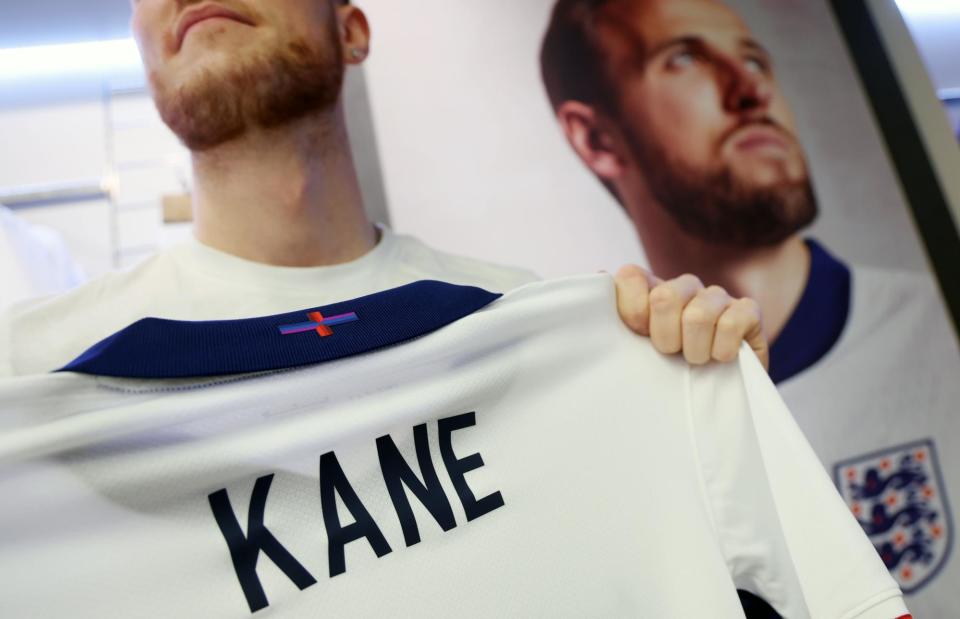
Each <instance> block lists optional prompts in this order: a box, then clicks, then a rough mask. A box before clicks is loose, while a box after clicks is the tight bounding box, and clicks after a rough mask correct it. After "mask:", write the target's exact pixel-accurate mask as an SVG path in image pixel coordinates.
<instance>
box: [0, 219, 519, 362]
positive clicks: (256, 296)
mask: <svg viewBox="0 0 960 619" xmlns="http://www.w3.org/2000/svg"><path fill="white" fill-rule="evenodd" d="M380 231H381V239H380V242H379V243H378V244H377V246H376V247H374V249H373V250H372V251H370V252H368V253H367V254H365V255H363V256H361V257H360V258H358V259H356V260H353V261H351V262H347V263H343V264H337V265H333V266H322V267H281V266H273V265H268V264H261V263H257V262H251V261H249V260H244V259H243V258H239V257H237V256H233V255H230V254H227V253H225V252H221V251H218V250H216V249H213V248H210V247H207V246H206V245H203V244H202V243H200V242H198V241H196V240H195V239H192V238H191V239H190V240H189V241H187V242H185V243H181V244H179V245H176V246H174V247H171V248H169V249H165V250H163V251H161V252H158V253H157V254H155V255H153V256H151V257H150V258H148V259H146V260H145V261H144V262H142V263H140V264H139V265H137V266H135V267H133V268H131V269H128V270H124V271H116V272H112V273H108V274H106V275H104V276H102V277H99V278H96V279H94V280H91V281H90V282H88V283H86V284H85V285H83V286H80V287H79V288H77V289H75V290H72V291H70V292H69V293H67V294H64V295H60V296H58V297H54V298H50V299H44V300H38V301H32V302H27V303H24V304H22V305H18V306H16V307H14V308H12V309H11V310H9V311H7V312H5V313H0V378H2V377H4V376H23V375H27V374H37V373H44V372H52V371H54V370H56V369H57V368H60V367H62V366H63V365H64V364H66V363H68V362H69V361H70V360H71V359H73V358H74V357H76V356H77V355H79V354H80V353H82V352H83V351H84V350H86V349H87V348H88V347H90V346H92V345H93V344H94V343H96V342H98V341H100V340H102V339H103V338H105V337H107V336H109V335H110V334H112V333H114V332H116V331H119V330H120V329H122V328H124V327H126V326H127V325H128V324H130V323H132V322H134V321H135V320H139V319H141V318H145V317H147V316H154V317H160V318H171V319H177V320H223V319H230V318H247V317H251V316H264V315H267V314H276V313H279V312H288V311H292V310H296V309H300V308H301V307H306V306H308V305H323V304H326V303H333V302H335V301H339V300H342V299H350V298H354V297H359V296H362V295H366V294H370V293H373V292H377V291H380V290H387V289H388V288H393V287H396V286H402V285H404V284H409V283H410V282H415V281H417V280H421V279H435V280H440V281H445V282H450V283H453V284H465V285H470V286H480V287H483V288H486V289H488V290H495V291H497V292H506V291H507V290H510V289H512V288H516V287H517V286H521V285H523V284H526V283H529V282H531V281H534V280H535V279H537V278H536V276H535V275H534V274H533V273H532V272H530V271H527V270H524V269H519V268H514V267H506V266H500V265H496V264H491V263H488V262H484V261H481V260H475V259H472V258H467V257H463V256H454V255H451V254H447V253H444V252H440V251H437V250H435V249H433V248H431V247H428V246H427V245H425V244H424V243H422V242H421V241H419V240H417V239H415V238H412V237H410V236H406V235H402V234H395V233H393V232H391V231H390V230H389V229H388V228H383V227H381V228H380Z"/></svg>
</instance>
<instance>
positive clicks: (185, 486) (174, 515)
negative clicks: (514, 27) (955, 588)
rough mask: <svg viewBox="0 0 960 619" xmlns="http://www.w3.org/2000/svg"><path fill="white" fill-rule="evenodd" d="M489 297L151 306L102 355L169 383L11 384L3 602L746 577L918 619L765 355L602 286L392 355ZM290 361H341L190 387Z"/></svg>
mask: <svg viewBox="0 0 960 619" xmlns="http://www.w3.org/2000/svg"><path fill="white" fill-rule="evenodd" d="M437 286H439V287H440V294H438V293H437ZM476 297H477V292H476V289H464V288H457V287H453V288H451V287H449V286H447V285H445V284H415V285H414V286H413V287H408V288H403V289H400V290H398V291H390V292H387V293H383V294H382V295H377V296H375V297H373V298H372V299H366V300H362V299H361V300H355V301H354V302H345V303H339V304H336V305H335V306H333V307H324V308H319V309H318V310H316V311H313V310H305V311H304V313H303V314H304V315H303V316H301V317H300V320H301V321H303V322H299V323H298V322H296V318H297V316H300V314H291V315H284V316H277V317H272V318H265V319H261V320H259V321H257V322H256V324H250V323H249V321H242V322H236V323H234V322H219V323H211V324H200V325H198V324H192V325H184V324H172V323H165V322H161V321H148V322H147V323H143V324H140V323H138V325H134V327H131V329H133V331H130V332H128V333H127V335H124V334H119V335H118V336H117V337H115V338H112V339H111V340H109V341H107V342H105V343H104V344H103V345H102V346H100V347H98V348H97V349H96V350H94V351H91V352H90V354H88V355H86V356H85V357H84V360H83V361H82V362H81V363H80V365H79V366H77V367H79V368H86V369H88V370H89V369H90V368H91V367H97V364H98V363H100V362H101V361H102V362H103V365H102V367H113V368H114V369H116V368H121V370H122V372H121V373H123V372H126V373H127V374H129V375H139V376H144V375H153V376H167V378H162V379H143V378H107V377H103V376H99V377H98V376H90V375H80V374H68V373H60V374H55V375H50V376H32V377H22V378H17V379H12V380H9V381H6V382H5V383H4V384H2V385H0V410H2V411H3V414H2V415H0V495H2V496H3V497H4V508H3V509H0V579H2V582H3V583H4V594H3V595H2V596H0V615H2V616H13V617H19V616H31V617H60V616H71V617H98V618H99V617H105V616H122V617H176V616H198V617H245V616H250V614H251V613H254V612H255V613H258V614H263V613H269V612H273V613H279V614H280V615H282V616H284V617H316V616H334V617H346V616H357V617H367V616H396V617H407V616H418V617H501V616H543V617H584V616H638V617H717V618H722V617H742V610H741V608H740V604H739V601H738V599H737V595H736V592H735V589H736V588H738V587H739V588H742V589H746V590H749V591H752V592H754V593H757V594H759V595H761V596H762V597H763V598H764V599H766V600H768V601H769V602H770V603H771V604H772V605H773V606H774V607H775V608H776V609H777V610H778V611H779V612H780V613H781V614H782V615H784V616H785V617H790V618H801V617H816V618H824V619H831V618H837V619H840V618H843V619H852V618H855V617H856V618H870V619H873V618H876V619H893V618H894V617H898V616H900V615H903V614H904V613H906V609H905V608H904V605H903V602H902V599H901V595H900V591H899V589H898V588H897V585H896V583H895V582H894V581H893V580H892V579H891V577H890V576H889V574H888V573H887V571H886V569H885V568H884V566H883V564H882V563H881V562H880V560H879V559H878V557H877V554H876V552H875V551H874V549H873V547H872V546H871V545H870V543H869V542H868V540H867V538H866V537H865V536H864V534H863V532H862V531H861V529H860V527H859V525H858V524H857V523H856V521H855V520H854V519H853V518H852V516H851V515H850V512H849V510H848V509H847V508H846V506H845V505H844V503H843V501H842V500H841V499H840V497H839V496H838V495H837V492H836V490H835V489H834V488H833V486H832V484H831V482H830V479H829V478H828V476H827V475H825V473H824V472H823V470H822V467H821V466H820V464H819V462H818V461H817V459H816V457H815V456H814V454H813V452H812V451H811V450H810V448H809V446H808V444H807V443H806V441H805V440H804V438H803V436H802V435H801V434H800V432H799V430H798V429H797V427H796V425H795V423H794V422H793V420H792V419H791V417H790V414H789V412H788V411H787V410H786V408H785V406H784V405H783V403H782V401H781V400H780V398H779V396H778V394H777V392H776V389H775V388H774V387H773V385H772V384H771V383H770V381H769V379H768V378H767V376H766V374H765V373H764V371H763V369H762V368H761V367H760V365H759V363H758V362H757V361H756V359H755V358H754V357H753V355H752V354H743V355H741V358H740V360H739V362H738V363H734V364H729V365H722V366H721V365H713V366H709V367H706V368H690V367H688V366H687V365H686V364H685V363H683V361H682V360H679V359H671V358H665V357H663V356H662V355H660V354H658V353H657V352H656V351H654V349H653V348H652V346H651V345H650V343H649V341H648V340H646V339H644V338H639V337H637V336H634V335H633V334H632V333H630V332H629V331H628V330H627V328H626V327H625V326H624V325H623V324H622V323H621V321H620V319H619V317H618V316H617V313H616V310H615V291H614V286H613V283H612V280H611V279H610V278H609V277H608V276H604V275H595V276H588V277H582V278H573V279H567V280H560V281H554V282H540V283H534V284H530V285H528V286H525V287H523V288H520V289H518V290H515V291H513V292H511V293H509V294H507V295H506V296H505V297H503V298H501V299H499V300H497V301H495V302H493V303H492V304H490V305H488V306H485V307H483V309H480V310H478V311H474V309H475V308H474V309H470V308H468V309H467V310H466V311H464V312H463V313H466V314H467V315H466V316H465V317H463V318H460V319H459V320H456V321H454V322H452V323H451V324H448V325H446V326H444V327H442V328H440V329H439V330H437V331H435V332H433V333H430V334H429V335H423V336H422V337H416V338H415V339H412V340H410V341H407V342H406V343H403V344H402V345H396V346H390V347H386V348H380V349H379V350H372V348H373V347H375V346H384V345H385V344H389V343H390V342H395V341H399V340H396V339H392V340H391V339H390V337H388V335H390V334H391V333H392V332H393V331H394V330H395V329H394V324H395V323H399V322H402V323H403V324H404V325H406V326H405V327H404V328H405V329H406V328H410V326H411V325H413V327H412V330H409V331H408V332H406V333H405V334H401V335H403V336H404V337H403V338H401V339H406V337H414V336H418V335H422V332H425V331H429V330H430V329H432V328H434V327H435V326H437V325H436V324H435V316H436V315H439V314H444V313H445V312H446V313H451V312H452V314H451V315H453V317H456V309H457V308H458V307H459V306H460V305H462V303H461V301H462V299H464V298H470V299H473V300H474V301H473V302H474V303H475V301H476ZM475 304H476V303H475ZM448 310H449V311H448ZM318 313H319V315H318ZM308 318H309V320H308ZM318 321H326V322H318ZM431 321H434V322H431ZM264 325H266V326H264ZM418 325H423V326H422V328H421V327H420V326H418ZM431 325H432V326H431ZM321 327H323V329H322V330H323V332H322V333H321V332H320V331H318V329H321ZM208 332H209V333H208ZM214 332H215V333H214ZM131 333H132V336H131V337H132V339H131V337H128V336H130V334H131ZM210 333H213V335H210ZM231 334H232V335H231ZM393 335H396V334H395V333H394V334H393ZM356 342H360V343H364V342H365V344H363V345H362V346H360V347H359V348H357V347H355V346H354V345H353V344H352V343H356ZM371 343H372V344H371ZM125 347H126V351H125ZM364 348H366V349H367V351H366V352H364V350H363V349H364ZM131 351H132V353H131V355H130V359H129V360H128V361H129V362H127V361H124V360H125V359H126V357H125V356H124V355H125V354H126V352H131ZM171 351H174V352H171ZM353 353H362V354H354V356H343V355H350V354H353ZM286 355H289V357H290V358H291V359H295V360H296V363H298V364H299V363H302V361H303V359H304V358H306V357H310V356H311V355H315V356H317V357H318V358H319V357H323V356H333V357H340V358H337V359H335V360H331V361H328V362H326V363H323V364H319V365H311V366H307V367H303V368H301V369H289V370H286V371H273V372H267V373H260V374H254V375H250V374H246V375H235V376H220V377H212V378H207V379H190V378H170V377H172V376H182V375H184V374H186V373H189V372H195V373H203V374H219V373H221V372H222V371H224V370H225V369H229V368H234V369H244V370H254V369H256V370H269V369H270V368H271V367H273V368H276V369H279V368H280V367H281V366H282V365H283V358H284V357H285V356H286ZM278 360H279V362H278ZM84 363H86V364H87V365H83V364H84ZM111 364H112V365H111ZM195 367H196V368H202V370H192V369H191V368H195ZM111 372H113V370H105V371H104V372H102V373H111Z"/></svg>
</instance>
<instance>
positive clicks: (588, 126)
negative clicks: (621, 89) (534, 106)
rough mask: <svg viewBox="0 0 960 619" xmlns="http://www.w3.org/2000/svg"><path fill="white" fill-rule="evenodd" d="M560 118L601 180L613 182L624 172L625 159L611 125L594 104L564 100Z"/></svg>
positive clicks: (573, 142)
mask: <svg viewBox="0 0 960 619" xmlns="http://www.w3.org/2000/svg"><path fill="white" fill-rule="evenodd" d="M557 120H559V121H560V126H561V127H562V128H563V132H564V133H565V134H566V136H567V141H568V142H570V146H572V147H573V150H574V151H576V153H577V155H578V156H579V157H580V160H581V161H583V163H584V164H586V166H587V167H588V168H590V170H591V171H592V172H593V173H594V174H596V175H597V176H599V177H600V178H601V179H602V180H604V181H608V182H612V181H615V180H618V179H619V178H620V177H621V176H622V175H623V173H624V160H623V158H622V157H621V156H620V153H619V150H618V148H617V141H616V140H615V139H614V136H613V134H612V133H611V129H610V128H609V127H608V126H605V125H606V123H604V122H603V119H602V118H601V117H600V115H599V114H598V113H597V111H596V109H595V108H594V107H593V106H590V105H587V104H585V103H581V102H579V101H564V102H563V103H562V104H561V105H560V107H559V108H557Z"/></svg>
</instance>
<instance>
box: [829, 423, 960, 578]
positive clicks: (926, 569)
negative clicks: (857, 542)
mask: <svg viewBox="0 0 960 619" xmlns="http://www.w3.org/2000/svg"><path fill="white" fill-rule="evenodd" d="M834 477H835V480H836V483H837V487H838V488H839V489H840V494H841V495H843V498H844V499H845V500H846V502H847V505H849V506H850V509H851V511H853V515H854V516H855V517H856V518H857V521H859V522H860V526H862V527H863V530H864V531H865V532H866V533H867V535H869V536H870V540H871V541H872V542H873V545H874V546H875V547H876V549H877V552H879V553H880V557H881V558H882V559H883V562H884V563H885V564H886V566H887V568H888V569H889V570H890V574H891V575H892V576H893V577H894V578H895V579H896V580H897V582H898V583H900V588H901V589H902V590H903V592H904V593H913V592H914V591H917V590H919V589H921V588H922V587H923V586H924V585H926V584H927V583H929V582H930V581H931V580H933V579H934V578H935V577H936V576H937V573H938V572H939V571H940V569H941V568H942V567H943V566H944V565H945V564H946V563H947V560H948V559H949V555H950V546H951V542H952V540H951V537H952V534H953V531H952V530H951V525H950V523H951V518H950V509H949V505H948V504H947V497H946V495H945V494H944V488H945V486H944V484H943V480H942V478H941V475H940V467H939V464H938V462H937V452H936V449H935V447H934V443H933V441H932V440H923V441H916V442H913V443H908V444H905V445H900V446H897V447H891V448H889V449H886V450H883V451H879V452H874V453H871V454H867V455H864V456H860V457H857V458H852V459H850V460H846V461H843V462H839V463H837V464H836V466H835V467H834Z"/></svg>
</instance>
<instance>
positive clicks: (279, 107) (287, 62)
mask: <svg viewBox="0 0 960 619" xmlns="http://www.w3.org/2000/svg"><path fill="white" fill-rule="evenodd" d="M334 34H335V31H334ZM338 43H339V41H338V40H337V39H336V38H334V39H333V40H332V41H331V45H329V46H326V49H327V50H330V51H328V52H327V53H324V48H323V47H318V48H314V47H311V46H310V45H309V44H308V43H307V42H306V41H303V40H298V41H294V42H292V43H290V44H288V45H287V46H286V48H281V49H279V50H276V51H274V52H273V53H272V54H270V55H266V54H258V55H257V56H254V57H252V58H249V59H246V60H244V61H242V62H240V64H238V65H237V66H235V67H232V68H231V69H230V70H229V71H225V72H223V73H220V74H217V73H214V72H213V71H210V70H209V69H206V68H204V69H202V73H201V74H200V75H198V76H195V77H194V78H193V79H191V80H190V82H189V83H186V84H183V85H180V86H179V87H177V88H175V89H168V88H167V87H165V86H164V85H163V84H162V83H160V82H159V81H158V80H157V78H156V76H155V75H151V76H150V81H151V85H152V86H153V91H154V100H155V102H156V105H157V110H158V111H159V112H160V117H161V118H162V119H163V121H164V122H165V123H166V124H167V126H168V127H170V129H171V130H172V131H173V132H174V133H175V134H176V135H177V136H178V137H179V138H180V140H181V141H182V142H183V143H184V145H185V146H186V147H187V148H189V149H190V150H191V151H204V150H208V149H211V148H214V147H216V146H219V145H221V144H223V143H225V142H229V141H231V140H235V139H237V138H240V137H242V136H243V135H244V134H246V133H247V131H248V130H249V129H251V128H259V129H272V128H276V127H280V126H283V125H285V124H288V123H291V122H293V121H296V120H299V119H301V118H304V117H306V116H309V115H311V114H314V113H317V112H324V111H328V110H330V109H332V108H333V107H334V105H336V102H337V100H338V99H339V97H340V91H341V88H342V86H343V76H344V68H343V62H342V58H341V54H342V52H341V51H340V47H339V45H338Z"/></svg>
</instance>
